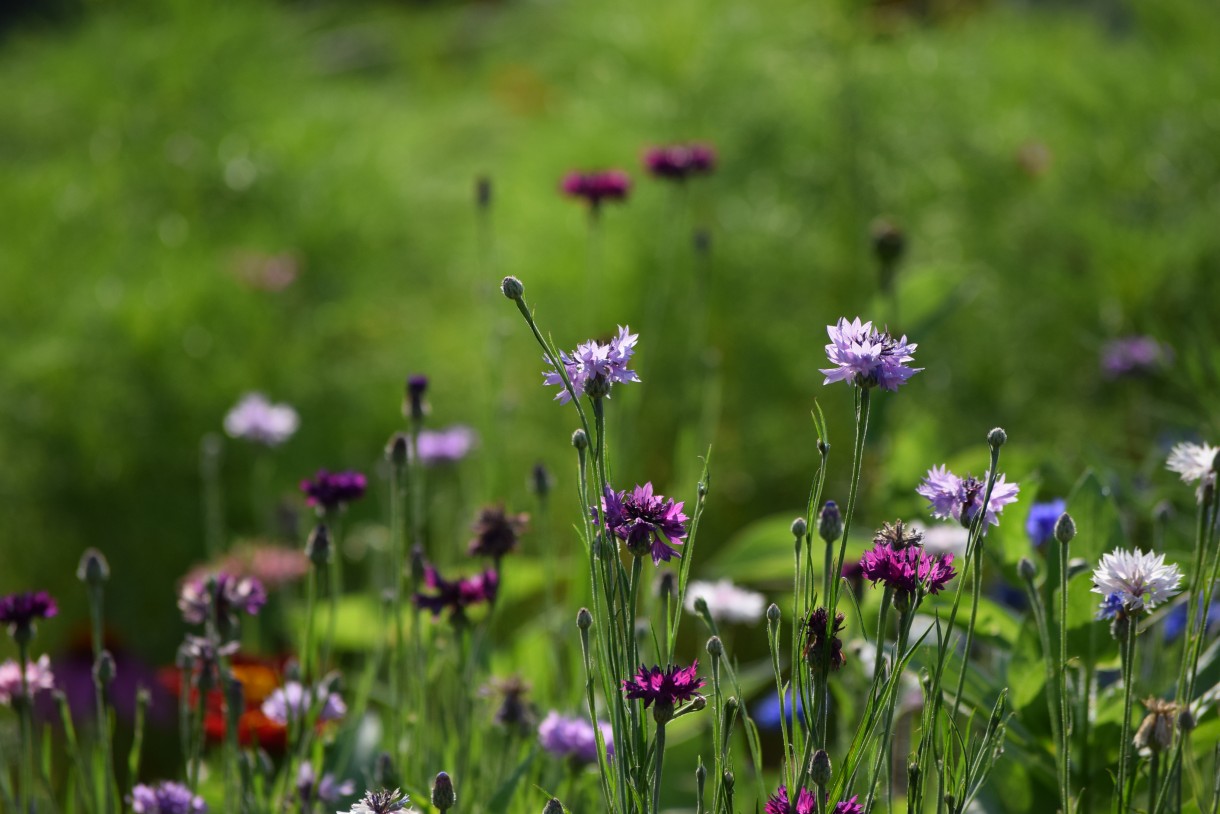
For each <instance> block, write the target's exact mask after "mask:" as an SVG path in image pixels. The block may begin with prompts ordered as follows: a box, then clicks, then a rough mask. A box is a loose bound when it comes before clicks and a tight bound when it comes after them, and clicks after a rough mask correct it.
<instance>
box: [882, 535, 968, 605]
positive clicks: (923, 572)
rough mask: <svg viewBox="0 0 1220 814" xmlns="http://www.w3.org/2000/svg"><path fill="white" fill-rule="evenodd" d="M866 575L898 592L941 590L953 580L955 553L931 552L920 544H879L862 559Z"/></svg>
mask: <svg viewBox="0 0 1220 814" xmlns="http://www.w3.org/2000/svg"><path fill="white" fill-rule="evenodd" d="M860 567H861V569H862V571H863V574H864V578H865V579H867V580H871V581H872V583H873V584H874V585H876V584H877V583H878V582H884V583H885V584H886V585H888V586H889V587H890V588H893V589H894V590H895V591H896V592H902V593H907V594H913V593H915V592H917V591H920V590H923V591H927V592H928V593H930V594H936V593H940V591H941V589H943V588H944V587H945V583H947V582H948V581H949V580H951V579H953V576H954V574H955V573H956V572H955V571H954V570H953V555H952V554H941V555H940V556H937V555H935V554H929V553H928V552H927V551H924V550H923V549H922V548H920V547H919V546H908V547H906V548H903V549H894V548H890V546H888V545H884V544H882V545H875V546H873V548H872V550H871V551H865V552H864V556H863V557H861V558H860Z"/></svg>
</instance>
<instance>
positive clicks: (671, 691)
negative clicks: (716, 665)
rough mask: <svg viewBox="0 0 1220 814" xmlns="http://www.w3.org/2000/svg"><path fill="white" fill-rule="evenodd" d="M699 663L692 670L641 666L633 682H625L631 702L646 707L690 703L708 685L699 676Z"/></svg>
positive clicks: (624, 687) (689, 668)
mask: <svg viewBox="0 0 1220 814" xmlns="http://www.w3.org/2000/svg"><path fill="white" fill-rule="evenodd" d="M698 668H699V662H698V661H695V662H693V663H692V664H691V666H690V667H679V666H677V665H676V664H670V665H669V666H667V667H647V666H645V665H642V664H641V665H640V669H639V670H637V671H636V673H635V675H633V676H632V677H631V678H626V679H623V692H625V693H626V694H627V699H628V700H631V701H634V700H640V701H643V702H644V707H645V708H647V707H648V706H649V705H651V704H653V703H656V704H659V705H665V706H670V707H672V706H673V705H675V704H677V703H678V702H680V701H690V700H691V699H692V698H694V697H695V696H697V695H698V694H699V693H698V690H699V688H700V687H702V686H703V685H704V684H705V683H706V682H704V680H703V679H701V678H699V677H698V675H697V672H698Z"/></svg>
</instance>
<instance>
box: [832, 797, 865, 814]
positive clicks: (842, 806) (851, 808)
mask: <svg viewBox="0 0 1220 814" xmlns="http://www.w3.org/2000/svg"><path fill="white" fill-rule="evenodd" d="M832 814H864V806H862V805H860V795H858V794H853V795H852V796H851V797H849V798H848V799H846V800H841V801H839V802H837V803H835V807H834V810H833V812H832Z"/></svg>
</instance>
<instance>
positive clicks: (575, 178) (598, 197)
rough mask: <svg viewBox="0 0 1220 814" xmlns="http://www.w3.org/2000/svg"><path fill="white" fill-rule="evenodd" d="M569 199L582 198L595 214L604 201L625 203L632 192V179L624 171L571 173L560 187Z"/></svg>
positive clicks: (564, 178)
mask: <svg viewBox="0 0 1220 814" xmlns="http://www.w3.org/2000/svg"><path fill="white" fill-rule="evenodd" d="M559 189H560V191H562V192H563V194H564V195H567V196H568V197H569V198H582V199H584V200H585V201H586V202H588V204H589V208H590V209H591V210H592V211H593V212H597V211H599V210H600V209H601V205H602V201H624V200H626V199H627V193H628V192H630V191H631V179H630V178H629V177H628V176H627V173H625V172H623V171H622V170H606V171H604V172H569V173H568V174H567V175H565V176H564V177H563V182H562V183H561V184H560V185H559Z"/></svg>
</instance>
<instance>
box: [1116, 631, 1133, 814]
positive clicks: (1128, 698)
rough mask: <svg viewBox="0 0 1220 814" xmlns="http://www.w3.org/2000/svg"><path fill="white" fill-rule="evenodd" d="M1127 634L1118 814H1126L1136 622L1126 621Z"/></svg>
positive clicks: (1124, 660) (1119, 762)
mask: <svg viewBox="0 0 1220 814" xmlns="http://www.w3.org/2000/svg"><path fill="white" fill-rule="evenodd" d="M1126 626H1127V632H1126V636H1125V637H1124V642H1123V727H1122V738H1121V739H1120V740H1119V743H1118V748H1119V752H1118V814H1127V810H1128V809H1129V807H1130V806H1129V804H1128V801H1127V763H1128V762H1129V761H1128V756H1129V753H1130V748H1131V706H1132V702H1133V700H1134V699H1135V633H1136V629H1137V628H1138V621H1137V620H1136V619H1134V618H1128V619H1127V620H1126Z"/></svg>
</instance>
